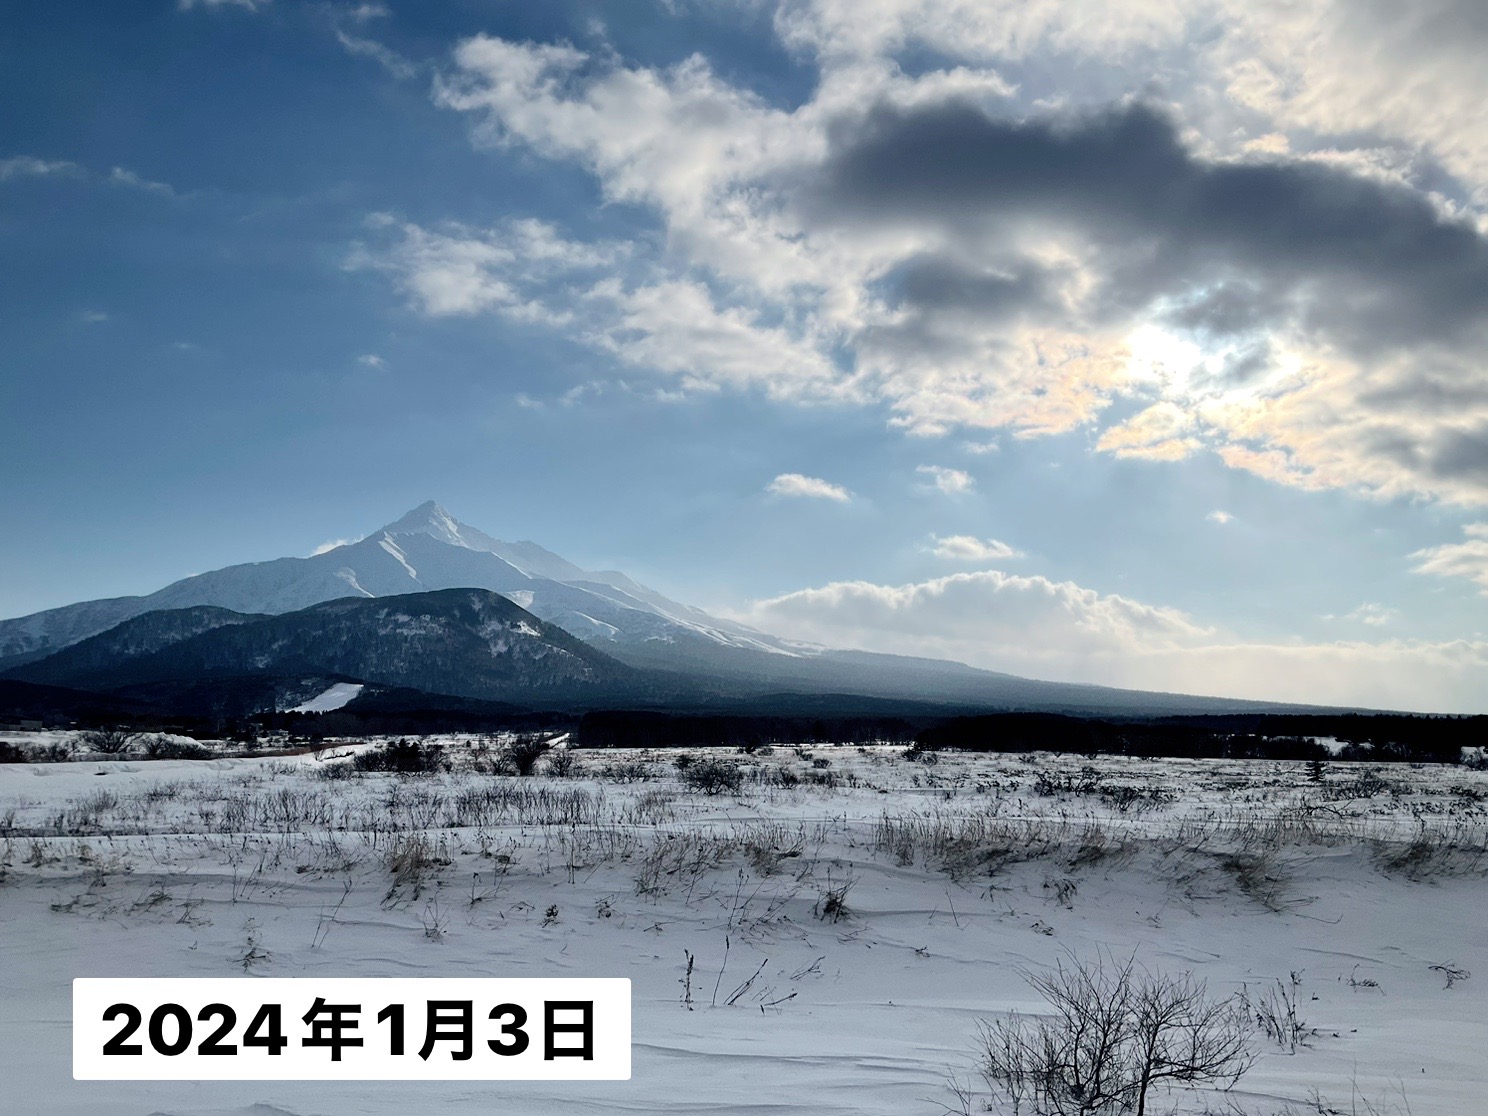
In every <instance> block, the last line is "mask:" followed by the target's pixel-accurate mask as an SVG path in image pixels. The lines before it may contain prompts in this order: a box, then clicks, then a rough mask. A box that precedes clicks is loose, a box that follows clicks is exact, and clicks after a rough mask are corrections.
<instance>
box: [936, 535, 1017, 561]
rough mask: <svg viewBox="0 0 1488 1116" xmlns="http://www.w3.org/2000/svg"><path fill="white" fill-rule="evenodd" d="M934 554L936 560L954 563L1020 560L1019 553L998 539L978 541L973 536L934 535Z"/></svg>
mask: <svg viewBox="0 0 1488 1116" xmlns="http://www.w3.org/2000/svg"><path fill="white" fill-rule="evenodd" d="M933 538H934V539H935V548H934V553H935V556H936V557H937V558H948V559H951V560H952V561H956V562H1000V561H1002V560H1003V559H1006V558H1021V557H1023V554H1022V552H1021V551H1018V550H1014V549H1013V548H1012V547H1010V546H1008V544H1007V543H1005V542H1002V541H1001V540H1000V539H979V538H977V537H976V536H974V535H935V536H933Z"/></svg>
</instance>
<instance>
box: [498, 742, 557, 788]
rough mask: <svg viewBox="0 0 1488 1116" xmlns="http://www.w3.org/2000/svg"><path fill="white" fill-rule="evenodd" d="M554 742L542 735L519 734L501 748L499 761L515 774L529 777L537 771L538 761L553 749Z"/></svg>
mask: <svg viewBox="0 0 1488 1116" xmlns="http://www.w3.org/2000/svg"><path fill="white" fill-rule="evenodd" d="M552 747H553V746H552V744H550V743H549V742H548V741H547V740H546V739H544V738H543V737H540V736H519V737H517V738H516V739H515V740H512V741H510V742H508V743H506V744H504V745H502V748H501V754H500V758H499V761H498V762H499V763H500V765H501V766H502V767H504V768H507V769H509V770H510V771H511V773H512V774H513V775H520V776H522V777H523V778H527V777H529V776H531V775H534V774H536V772H537V761H538V760H540V759H542V758H543V756H545V755H547V754H548V752H549V751H551V750H552Z"/></svg>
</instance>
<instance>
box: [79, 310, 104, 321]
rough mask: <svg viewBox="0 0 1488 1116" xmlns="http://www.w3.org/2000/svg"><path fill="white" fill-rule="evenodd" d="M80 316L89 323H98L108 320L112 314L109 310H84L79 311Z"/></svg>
mask: <svg viewBox="0 0 1488 1116" xmlns="http://www.w3.org/2000/svg"><path fill="white" fill-rule="evenodd" d="M78 318H79V319H81V320H82V321H85V322H87V323H88V324H89V325H98V324H100V323H102V322H106V321H108V320H109V318H110V315H109V312H108V311H107V310H82V311H79V313H78Z"/></svg>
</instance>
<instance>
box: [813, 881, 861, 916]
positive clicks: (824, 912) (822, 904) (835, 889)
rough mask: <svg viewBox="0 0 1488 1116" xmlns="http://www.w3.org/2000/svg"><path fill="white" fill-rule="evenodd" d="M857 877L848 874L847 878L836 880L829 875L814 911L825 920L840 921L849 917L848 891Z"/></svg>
mask: <svg viewBox="0 0 1488 1116" xmlns="http://www.w3.org/2000/svg"><path fill="white" fill-rule="evenodd" d="M857 882H858V881H857V879H856V878H855V877H853V876H848V877H847V879H845V880H841V881H834V880H833V879H832V878H831V877H830V876H828V877H827V886H826V887H824V888H822V889H821V895H820V897H819V898H818V899H817V901H816V906H815V907H814V908H813V913H814V914H815V915H816V917H817V918H819V919H821V920H822V921H823V922H840V921H841V920H842V919H844V918H846V917H847V893H848V892H849V891H851V890H852V887H853V884H855V883H857Z"/></svg>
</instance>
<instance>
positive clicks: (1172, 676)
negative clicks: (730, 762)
mask: <svg viewBox="0 0 1488 1116" xmlns="http://www.w3.org/2000/svg"><path fill="white" fill-rule="evenodd" d="M739 619H741V620H745V621H747V622H749V623H751V624H754V625H756V626H758V627H760V628H762V629H763V630H766V631H771V632H775V633H777V634H779V635H782V636H786V637H788V638H794V639H802V640H807V641H810V642H814V643H820V644H824V645H826V646H829V647H848V648H856V649H862V650H869V651H880V652H889V653H898V654H912V655H924V656H927V657H933V658H944V659H953V660H957V661H960V662H965V663H970V664H971V665H973V666H979V667H983V668H986V669H990V670H999V671H1006V672H1010V673H1014V674H1020V675H1024V676H1028V677H1034V678H1045V679H1050V680H1055V681H1067V682H1090V683H1098V684H1102V685H1111V686H1123V687H1134V688H1139V689H1147V690H1160V691H1170V692H1181V693H1194V694H1215V695H1222V696H1228V697H1242V698H1254V699H1257V700H1266V701H1295V702H1305V703H1311V704H1318V703H1326V704H1339V705H1356V706H1364V707H1370V708H1393V709H1413V710H1434V711H1440V712H1474V713H1481V712H1484V711H1485V699H1484V695H1485V694H1488V643H1485V642H1482V641H1477V642H1474V641H1468V640H1455V641H1446V642H1438V643H1431V642H1423V641H1415V640H1387V641H1381V642H1377V643H1367V642H1357V641H1337V642H1331V643H1302V642H1275V643H1264V642H1246V641H1240V640H1235V639H1232V638H1229V637H1228V636H1226V635H1225V634H1224V633H1222V632H1220V631H1217V630H1215V629H1213V628H1209V627H1205V626H1204V625H1202V624H1200V623H1199V622H1198V621H1196V620H1194V619H1193V618H1191V617H1189V616H1187V615H1185V614H1184V613H1182V612H1179V611H1178V610H1176V609H1171V608H1164V607H1159V606H1152V605H1147V604H1144V603H1142V602H1139V601H1134V600H1131V599H1129V598H1126V597H1122V596H1119V595H1116V594H1105V593H1099V592H1096V591H1094V590H1091V589H1087V588H1084V587H1082V586H1080V585H1077V584H1075V583H1073V582H1068V581H1062V582H1061V581H1053V580H1050V579H1048V578H1045V577H1040V576H1036V575H1035V576H1016V575H1012V574H1006V573H1002V572H1000V571H997V570H987V571H980V572H976V573H963V574H954V575H951V576H949V577H943V578H935V579H932V580H929V581H923V582H916V583H910V584H906V585H897V586H890V585H877V584H873V583H871V582H863V581H856V582H852V581H850V582H833V583H831V584H829V585H826V586H823V587H821V588H816V589H803V590H800V591H798V592H795V593H788V594H785V595H784V596H781V597H776V598H773V599H770V600H763V601H758V602H756V603H755V604H754V605H753V606H752V607H751V608H749V609H748V610H747V611H745V612H744V613H742V614H741V615H740V616H739Z"/></svg>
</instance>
